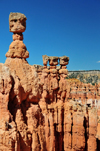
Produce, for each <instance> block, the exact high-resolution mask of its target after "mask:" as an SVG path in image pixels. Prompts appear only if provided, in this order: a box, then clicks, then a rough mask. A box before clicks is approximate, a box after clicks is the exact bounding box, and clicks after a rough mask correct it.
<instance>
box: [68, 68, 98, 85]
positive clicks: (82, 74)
mask: <svg viewBox="0 0 100 151" xmlns="http://www.w3.org/2000/svg"><path fill="white" fill-rule="evenodd" d="M67 78H69V79H71V78H76V79H79V80H80V81H81V82H84V83H91V84H93V85H94V84H95V83H99V82H100V70H80V71H69V72H68V77H67Z"/></svg>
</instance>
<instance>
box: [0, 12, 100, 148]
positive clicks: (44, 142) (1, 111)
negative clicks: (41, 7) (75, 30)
mask: <svg viewBox="0 0 100 151" xmlns="http://www.w3.org/2000/svg"><path fill="white" fill-rule="evenodd" d="M26 19H27V18H26V16H25V15H24V14H21V13H10V15H9V26H10V31H11V32H13V42H12V43H11V45H10V47H9V50H8V52H7V53H6V57H7V59H6V62H5V64H2V63H1V64H0V151H100V84H98V85H95V86H92V85H91V84H84V83H75V82H74V83H72V82H71V81H67V80H66V77H67V75H68V70H67V69H66V65H67V64H68V62H69V58H68V57H67V56H63V57H49V56H47V55H43V64H44V66H43V67H41V66H36V65H34V66H31V65H29V64H28V62H27V61H26V58H28V57H29V52H28V51H27V49H26V46H25V44H24V43H23V34H22V33H23V32H24V31H25V29H26ZM48 61H49V65H50V66H49V68H48V67H47V62H48ZM58 62H59V64H60V68H59V69H58V67H56V65H58Z"/></svg>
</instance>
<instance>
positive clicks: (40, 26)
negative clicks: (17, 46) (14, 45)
mask: <svg viewBox="0 0 100 151" xmlns="http://www.w3.org/2000/svg"><path fill="white" fill-rule="evenodd" d="M10 12H20V13H23V14H25V15H26V17H27V21H26V25H27V27H26V31H25V32H24V33H23V35H24V43H25V45H26V47H27V50H28V51H29V54H30V57H29V59H27V60H28V62H29V64H31V65H33V64H40V65H43V62H42V55H45V54H46V55H48V56H59V57H60V56H63V55H66V56H68V57H69V58H70V61H69V65H68V67H67V68H68V70H100V0H16V1H14V0H0V62H1V63H4V62H5V60H6V57H5V54H6V52H7V51H8V49H9V45H10V44H11V42H12V33H10V32H9V14H10Z"/></svg>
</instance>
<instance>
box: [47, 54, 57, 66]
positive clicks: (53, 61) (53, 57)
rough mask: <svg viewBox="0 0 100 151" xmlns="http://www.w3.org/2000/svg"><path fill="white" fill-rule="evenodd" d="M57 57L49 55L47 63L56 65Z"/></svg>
mask: <svg viewBox="0 0 100 151" xmlns="http://www.w3.org/2000/svg"><path fill="white" fill-rule="evenodd" d="M58 59H59V57H55V56H51V57H49V65H51V66H56V65H57V64H58Z"/></svg>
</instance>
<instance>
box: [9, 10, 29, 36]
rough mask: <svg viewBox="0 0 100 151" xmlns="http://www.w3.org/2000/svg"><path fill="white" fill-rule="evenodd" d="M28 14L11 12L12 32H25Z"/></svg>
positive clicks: (10, 25)
mask: <svg viewBox="0 0 100 151" xmlns="http://www.w3.org/2000/svg"><path fill="white" fill-rule="evenodd" d="M26 20H27V18H26V16H25V15H24V14H22V13H10V15H9V28H10V32H14V33H17V32H24V31H25V29H26Z"/></svg>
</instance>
